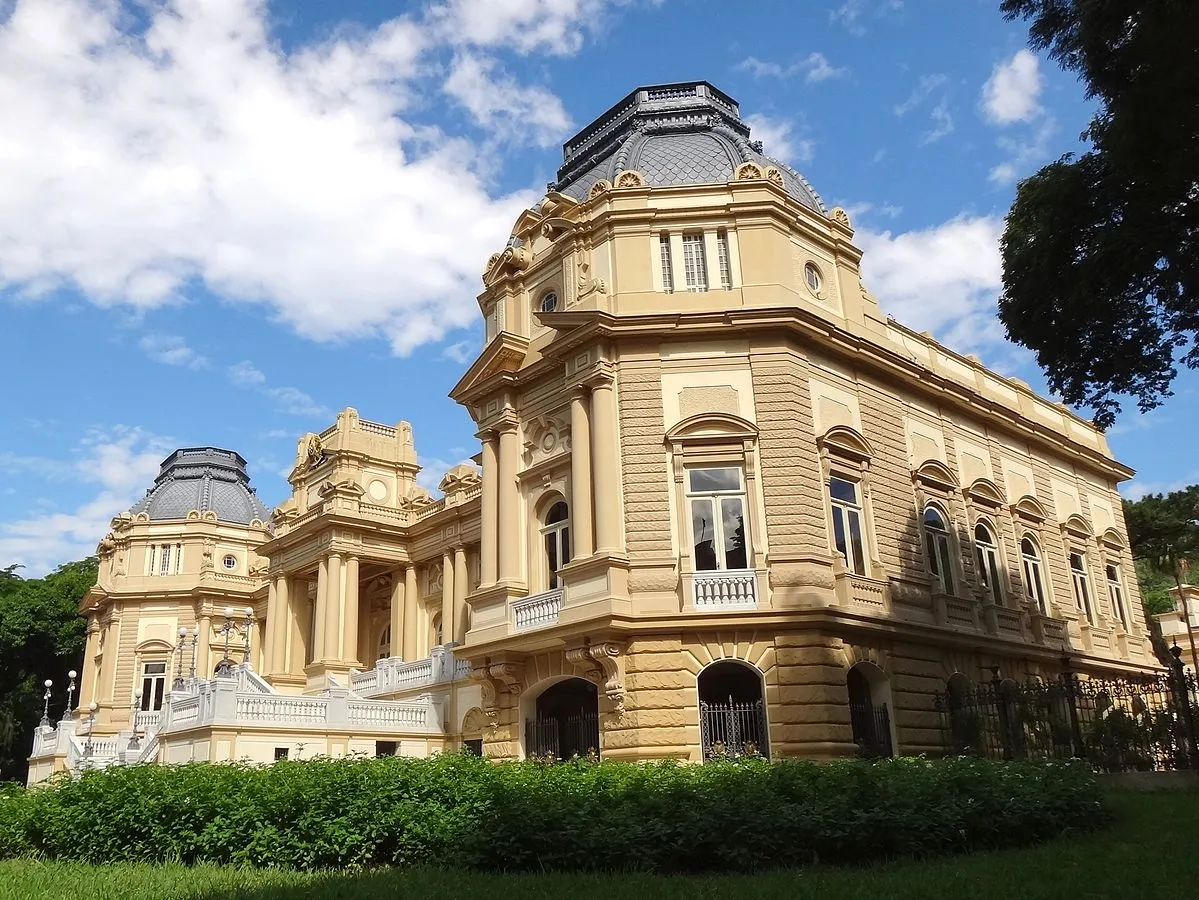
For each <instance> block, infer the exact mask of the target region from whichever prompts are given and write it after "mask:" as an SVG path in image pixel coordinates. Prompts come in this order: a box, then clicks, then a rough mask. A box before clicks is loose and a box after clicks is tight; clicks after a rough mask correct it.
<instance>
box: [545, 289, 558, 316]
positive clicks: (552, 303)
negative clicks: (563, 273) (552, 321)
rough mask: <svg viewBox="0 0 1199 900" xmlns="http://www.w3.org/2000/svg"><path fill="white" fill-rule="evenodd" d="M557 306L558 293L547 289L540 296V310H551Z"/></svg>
mask: <svg viewBox="0 0 1199 900" xmlns="http://www.w3.org/2000/svg"><path fill="white" fill-rule="evenodd" d="M557 308H558V295H557V294H555V293H554V292H553V291H549V292H548V293H545V294H543V295H542V296H541V311H542V312H543V313H547V312H553V311H554V310H555V309H557Z"/></svg>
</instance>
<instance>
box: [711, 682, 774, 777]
mask: <svg viewBox="0 0 1199 900" xmlns="http://www.w3.org/2000/svg"><path fill="white" fill-rule="evenodd" d="M697 687H698V688H699V734H700V747H701V749H702V751H703V758H704V759H705V760H709V759H715V758H727V757H740V756H767V757H768V756H770V738H769V730H768V728H767V725H766V705H765V698H764V696H763V690H762V673H761V672H760V671H759V670H758V669H757V668H755V667H754V666H751V665H749V664H747V663H743V662H741V661H740V660H732V659H724V660H720V661H718V662H714V663H712V664H711V665H709V666H708V667H707V668H705V669H704V670H703V671H702V672H700V673H699V678H698V679H697Z"/></svg>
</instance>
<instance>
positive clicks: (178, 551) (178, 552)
mask: <svg viewBox="0 0 1199 900" xmlns="http://www.w3.org/2000/svg"><path fill="white" fill-rule="evenodd" d="M182 571H183V545H182V544H176V545H175V574H176V575H178V574H180V573H181V572H182Z"/></svg>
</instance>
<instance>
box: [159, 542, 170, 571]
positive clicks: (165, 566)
mask: <svg viewBox="0 0 1199 900" xmlns="http://www.w3.org/2000/svg"><path fill="white" fill-rule="evenodd" d="M158 574H159V575H170V574H171V545H170V544H163V545H162V559H161V560H160V561H159V565H158Z"/></svg>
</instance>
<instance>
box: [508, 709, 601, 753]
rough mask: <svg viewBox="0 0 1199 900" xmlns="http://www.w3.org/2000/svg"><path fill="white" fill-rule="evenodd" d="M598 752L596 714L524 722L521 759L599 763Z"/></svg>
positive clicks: (538, 717) (541, 717)
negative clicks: (523, 753)
mask: <svg viewBox="0 0 1199 900" xmlns="http://www.w3.org/2000/svg"><path fill="white" fill-rule="evenodd" d="M599 748H600V736H599V713H598V712H581V713H576V714H574V715H569V716H537V717H535V718H532V719H526V720H525V755H526V756H527V757H529V758H531V759H532V758H535V759H541V760H549V761H560V760H567V759H574V758H575V757H576V756H577V757H582V758H584V759H599Z"/></svg>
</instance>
